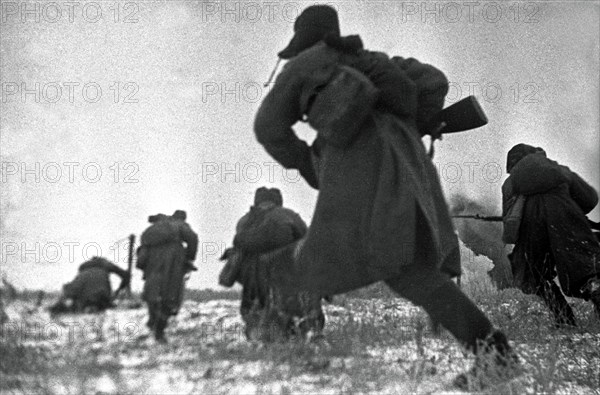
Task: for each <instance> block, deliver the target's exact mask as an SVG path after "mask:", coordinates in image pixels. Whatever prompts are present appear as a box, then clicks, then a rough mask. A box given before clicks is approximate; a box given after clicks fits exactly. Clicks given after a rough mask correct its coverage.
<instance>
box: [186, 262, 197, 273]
mask: <svg viewBox="0 0 600 395" xmlns="http://www.w3.org/2000/svg"><path fill="white" fill-rule="evenodd" d="M185 271H186V272H196V271H198V268H197V267H196V266H195V265H194V261H193V260H191V259H190V260H188V261H187V262H186V265H185Z"/></svg>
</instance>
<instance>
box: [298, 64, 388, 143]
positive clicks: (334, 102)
mask: <svg viewBox="0 0 600 395" xmlns="http://www.w3.org/2000/svg"><path fill="white" fill-rule="evenodd" d="M376 100H377V88H375V85H373V83H372V82H371V80H369V78H368V77H367V76H365V75H364V74H363V73H361V72H360V71H358V70H356V69H354V68H352V67H349V66H338V67H337V70H336V72H335V73H334V74H333V77H332V78H331V80H330V81H329V82H328V83H327V84H326V85H325V86H323V87H321V88H320V89H318V90H317V91H315V92H312V95H311V96H309V97H308V99H307V103H305V105H304V107H305V108H306V111H307V115H308V123H309V124H310V126H312V127H313V128H314V129H315V130H316V131H317V132H318V133H319V135H320V136H321V137H322V138H323V139H324V140H325V141H326V142H327V143H329V144H331V145H333V146H337V147H345V146H347V145H349V144H350V143H351V142H352V140H353V139H354V137H355V136H356V135H357V134H358V132H360V130H361V127H362V124H363V123H364V121H365V120H366V119H367V117H368V116H369V115H370V114H371V112H372V110H373V108H374V106H375V102H376Z"/></svg>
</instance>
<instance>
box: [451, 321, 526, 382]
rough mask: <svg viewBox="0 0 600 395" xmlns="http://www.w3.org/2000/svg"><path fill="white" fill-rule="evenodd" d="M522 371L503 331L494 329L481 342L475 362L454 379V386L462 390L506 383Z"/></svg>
mask: <svg viewBox="0 0 600 395" xmlns="http://www.w3.org/2000/svg"><path fill="white" fill-rule="evenodd" d="M521 373H523V368H522V365H521V362H520V360H519V357H518V356H517V354H516V353H515V352H514V350H513V349H512V348H511V347H510V345H509V344H508V340H507V338H506V336H505V335H504V333H502V332H500V331H494V332H493V333H492V334H491V335H490V336H488V337H487V338H486V339H485V340H484V341H483V342H481V344H480V346H479V348H478V350H477V353H476V357H475V364H474V365H473V367H472V368H471V369H470V370H469V371H467V372H466V373H462V374H460V375H458V376H457V377H456V378H455V379H454V386H455V387H457V388H459V389H461V390H463V391H481V390H482V389H485V388H488V387H491V386H494V385H498V384H501V383H506V382H508V381H509V380H511V379H513V378H515V377H517V376H518V375H520V374H521Z"/></svg>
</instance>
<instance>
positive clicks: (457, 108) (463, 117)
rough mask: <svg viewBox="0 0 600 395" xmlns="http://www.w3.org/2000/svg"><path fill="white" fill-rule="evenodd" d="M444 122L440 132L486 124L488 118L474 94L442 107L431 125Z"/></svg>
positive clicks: (446, 132) (463, 129)
mask: <svg viewBox="0 0 600 395" xmlns="http://www.w3.org/2000/svg"><path fill="white" fill-rule="evenodd" d="M442 122H443V123H444V124H445V125H444V127H443V128H441V130H440V131H439V132H438V133H440V134H448V133H456V132H463V131H465V130H471V129H475V128H478V127H481V126H484V125H487V123H488V119H487V116H486V115H485V112H483V108H481V106H480V105H479V102H478V101H477V99H476V98H475V96H468V97H466V98H464V99H462V100H459V101H457V102H456V103H454V104H452V105H451V106H448V107H446V108H444V109H443V110H442V111H440V112H439V113H437V114H436V115H435V116H434V117H433V119H432V120H431V123H430V124H431V125H439V124H441V123H442Z"/></svg>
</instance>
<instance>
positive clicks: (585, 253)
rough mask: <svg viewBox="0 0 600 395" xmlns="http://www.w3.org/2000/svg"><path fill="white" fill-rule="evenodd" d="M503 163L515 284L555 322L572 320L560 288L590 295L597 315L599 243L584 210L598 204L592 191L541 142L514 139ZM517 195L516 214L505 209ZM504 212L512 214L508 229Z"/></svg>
mask: <svg viewBox="0 0 600 395" xmlns="http://www.w3.org/2000/svg"><path fill="white" fill-rule="evenodd" d="M506 166H507V169H506V170H507V172H508V173H509V174H510V176H509V177H508V178H507V179H506V181H505V183H504V185H503V186H502V199H503V206H504V207H503V211H504V217H505V219H504V223H505V232H504V239H505V241H506V242H507V243H511V244H515V247H514V249H513V252H512V254H511V255H510V258H511V266H512V270H513V276H514V278H515V283H516V285H517V286H519V287H520V288H521V290H522V291H523V292H525V293H529V294H535V295H538V296H540V297H541V298H542V299H543V300H544V302H545V303H546V305H547V306H548V308H549V309H550V311H552V313H553V315H554V319H555V323H556V325H557V326H561V325H571V326H575V325H576V322H575V314H574V313H573V309H572V308H571V306H570V305H569V303H568V302H567V300H566V299H565V297H564V295H563V293H564V294H565V295H567V296H569V297H574V298H582V299H585V300H591V302H592V303H593V304H594V308H595V310H596V313H597V315H598V317H599V318H600V244H598V240H597V239H596V237H595V236H594V234H593V232H592V229H591V227H590V225H591V224H590V221H588V219H587V218H586V216H585V215H586V214H587V213H589V212H590V211H592V209H593V208H594V207H595V206H596V205H597V204H598V194H597V193H596V191H595V190H594V188H592V187H591V186H590V185H589V184H588V183H587V182H585V181H584V180H583V179H582V178H581V177H579V175H577V174H576V173H574V172H573V171H571V170H570V169H569V168H568V167H566V166H562V165H560V164H558V163H557V162H555V161H552V160H550V159H548V158H547V157H546V153H545V151H544V150H543V149H541V148H536V147H532V146H530V145H526V144H517V145H515V146H514V147H513V148H512V149H511V150H510V151H509V152H508V155H507V165H506ZM517 199H521V200H522V203H521V207H522V208H521V209H520V216H514V215H510V213H511V212H512V211H514V210H515V209H516V208H515V207H517V204H518V203H517ZM509 217H516V218H518V221H517V224H516V226H514V227H513V228H512V229H514V230H515V231H514V232H510V229H511V227H509V226H508V225H509V224H510V222H508V221H509V219H510V218H509ZM556 275H558V280H559V282H560V288H559V286H558V285H557V284H556V283H555V282H554V278H555V277H556ZM561 289H562V292H561Z"/></svg>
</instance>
